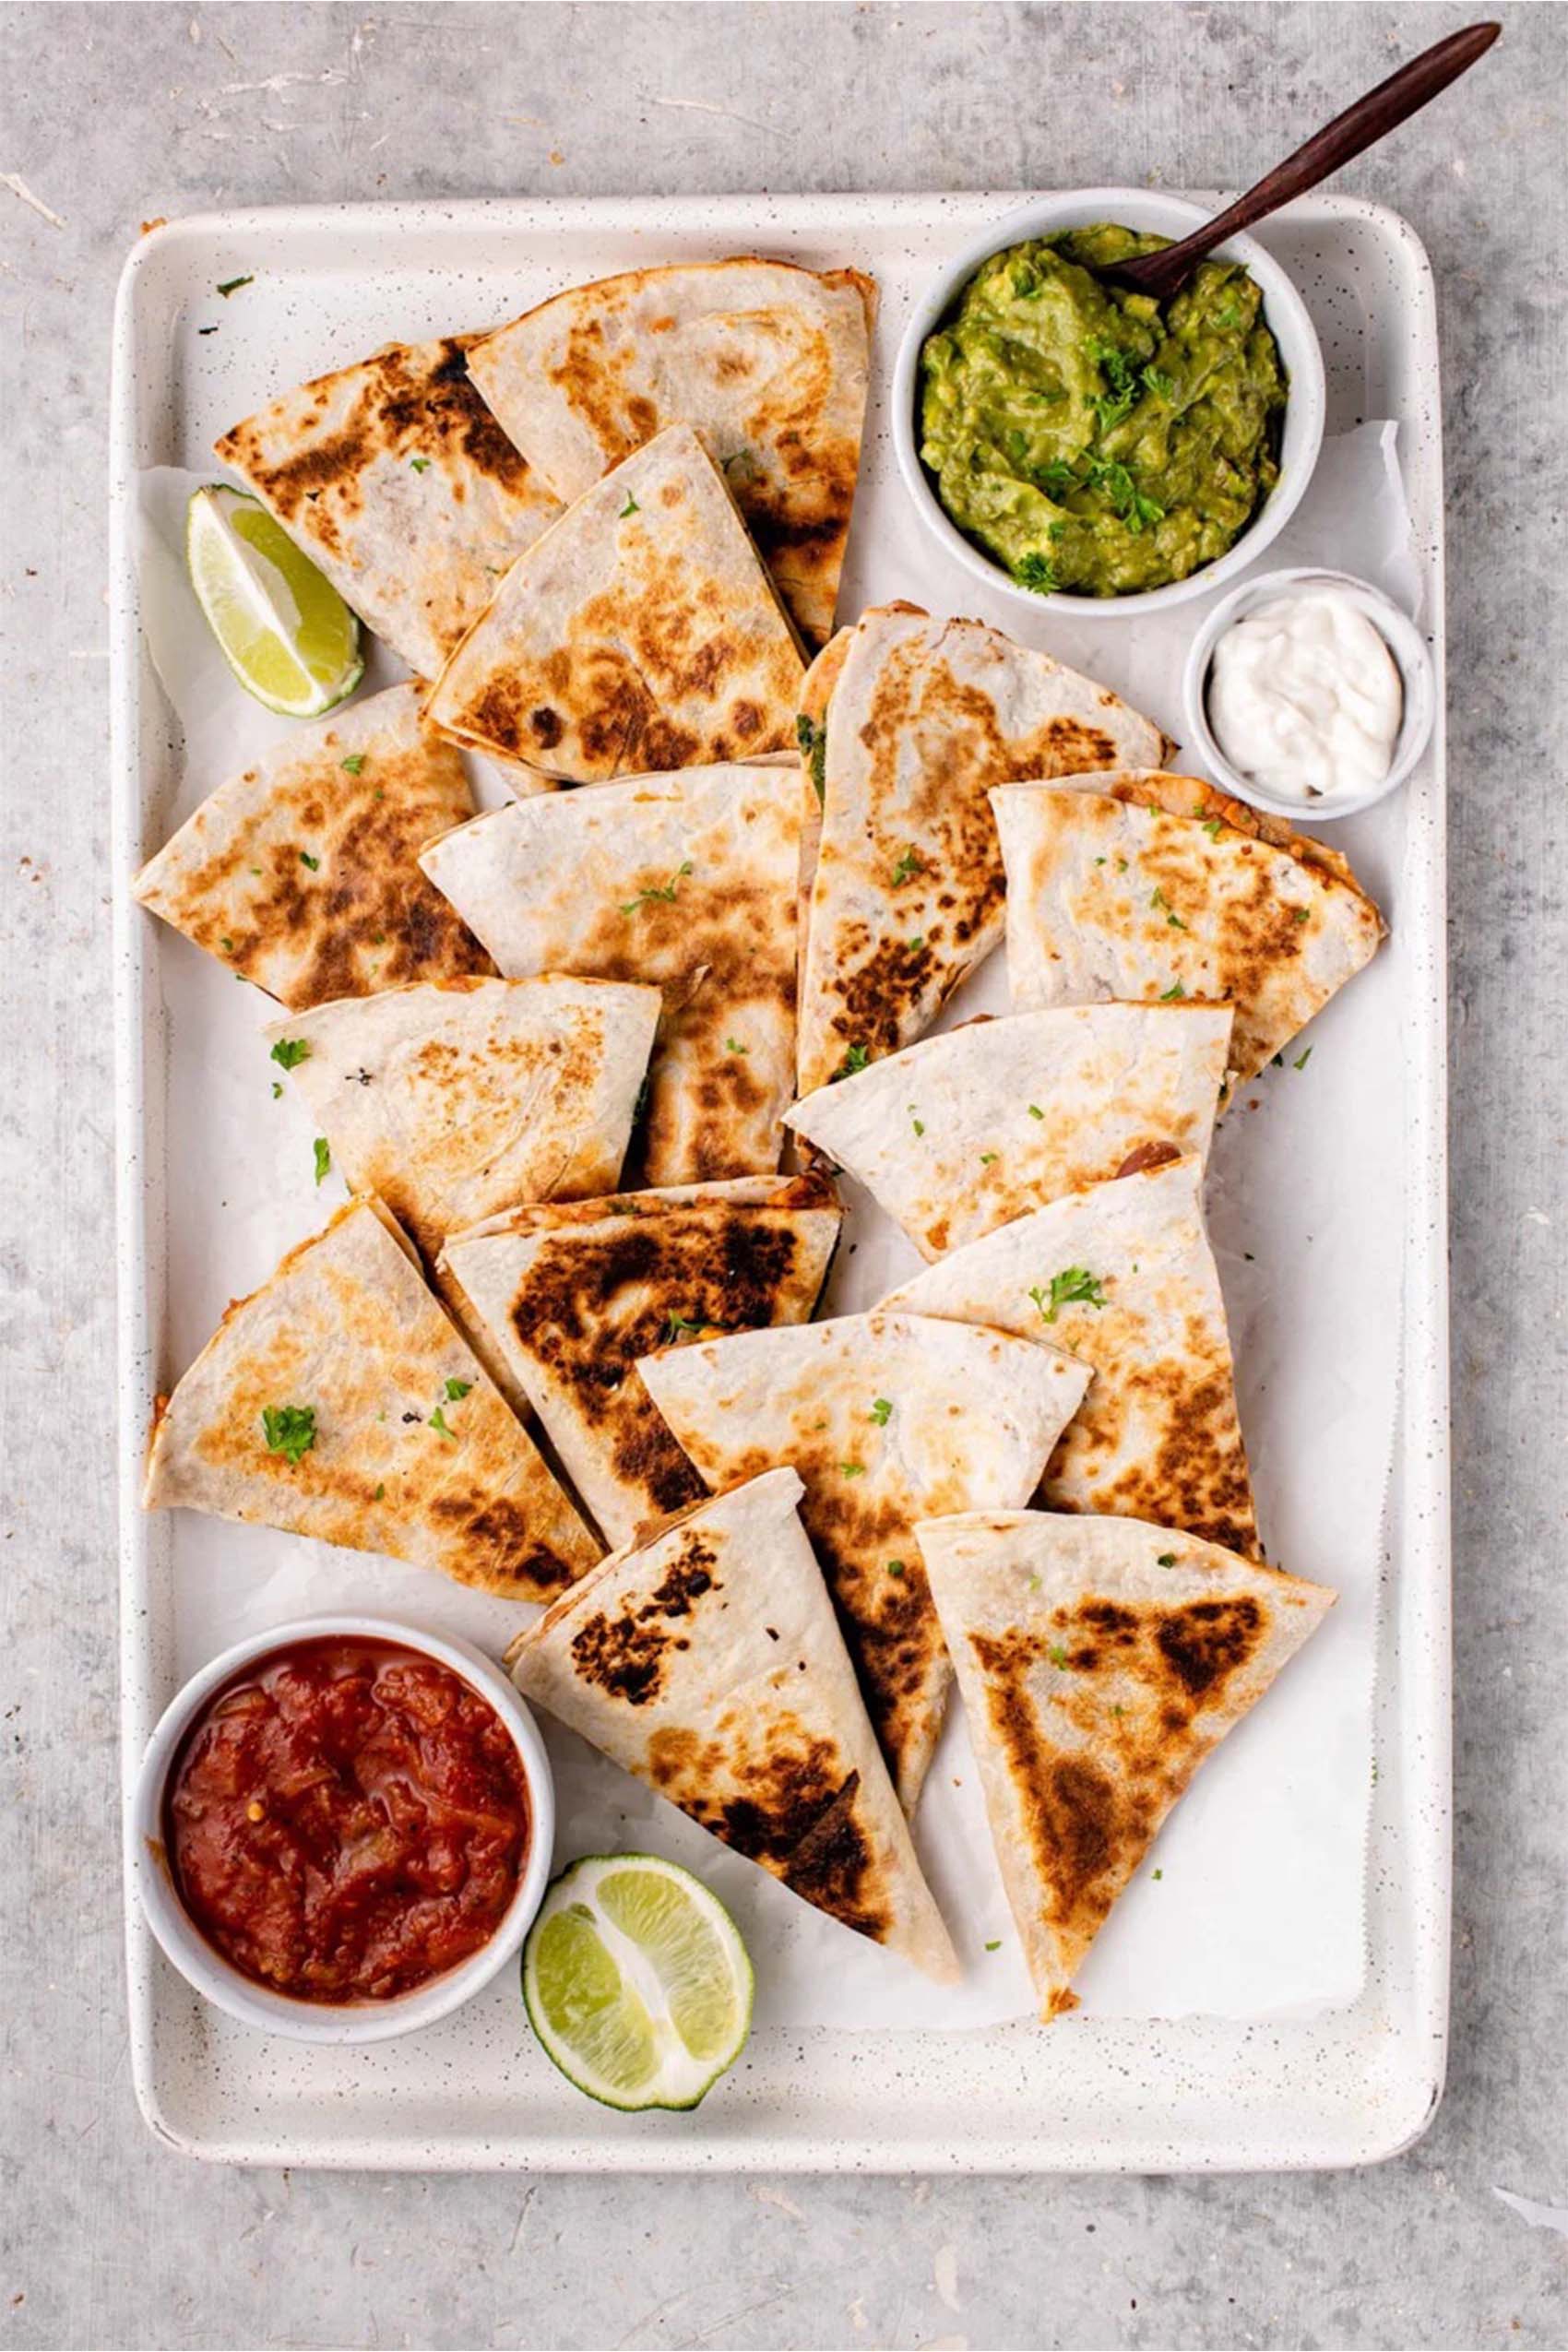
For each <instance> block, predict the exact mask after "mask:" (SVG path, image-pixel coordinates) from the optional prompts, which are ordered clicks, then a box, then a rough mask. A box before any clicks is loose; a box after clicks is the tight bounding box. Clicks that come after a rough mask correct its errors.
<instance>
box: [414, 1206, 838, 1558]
mask: <svg viewBox="0 0 1568 2352" xmlns="http://www.w3.org/2000/svg"><path fill="white" fill-rule="evenodd" d="M842 1220H843V1211H842V1209H841V1208H840V1206H839V1205H838V1201H837V1195H836V1194H835V1193H834V1191H833V1187H832V1186H831V1184H829V1183H827V1182H825V1180H824V1179H823V1178H821V1177H819V1176H796V1177H778V1176H742V1177H741V1178H739V1179H738V1180H737V1181H736V1182H732V1183H728V1184H723V1183H721V1184H714V1185H711V1186H709V1187H708V1188H707V1190H695V1189H688V1188H682V1189H679V1190H677V1191H674V1192H647V1193H627V1194H621V1195H619V1196H618V1197H617V1198H615V1199H613V1200H607V1201H591V1202H578V1203H576V1204H573V1205H572V1206H563V1207H562V1208H560V1209H559V1210H557V1209H553V1208H542V1209H541V1208H528V1209H522V1210H519V1211H518V1212H517V1215H516V1216H515V1217H513V1218H492V1219H491V1220H490V1222H489V1223H488V1225H486V1226H484V1227H481V1229H479V1230H478V1231H477V1232H473V1233H467V1234H465V1233H457V1234H453V1235H452V1236H451V1238H450V1239H449V1240H448V1241H447V1243H446V1248H445V1253H444V1255H443V1258H442V1265H443V1267H444V1268H445V1270H446V1271H447V1272H448V1273H449V1274H450V1275H451V1277H452V1278H453V1280H454V1281H455V1282H456V1283H457V1286H458V1288H459V1289H460V1290H461V1291H462V1293H463V1295H464V1298H465V1299H466V1300H467V1301H468V1304H469V1308H470V1309H471V1311H472V1312H473V1313H474V1314H476V1315H477V1316H478V1317H479V1318H480V1319H481V1323H482V1324H483V1325H484V1328H485V1331H486V1334H487V1336H488V1337H489V1340H490V1343H491V1345H492V1346H493V1348H494V1350H495V1351H496V1355H497V1358H498V1360H499V1361H500V1362H501V1363H502V1364H504V1365H505V1369H506V1371H507V1373H508V1375H509V1378H510V1380H511V1381H512V1382H513V1383H515V1384H516V1390H517V1393H518V1394H520V1395H521V1396H524V1397H526V1398H527V1400H528V1402H529V1404H530V1405H531V1406H532V1407H533V1408H534V1410H535V1411H536V1412H537V1413H538V1415H539V1417H540V1420H541V1421H542V1423H543V1424H544V1427H545V1429H546V1431H548V1432H549V1436H550V1440H551V1443H552V1444H553V1446H554V1448H555V1450H556V1453H557V1454H558V1455H560V1457H561V1460H562V1462H563V1463H564V1465H565V1467H566V1469H567V1471H568V1472H569V1474H570V1476H571V1478H572V1480H573V1482H574V1484H575V1485H576V1490H577V1491H578V1493H579V1494H580V1495H581V1496H582V1499H583V1501H584V1502H585V1503H587V1505H588V1509H589V1511H590V1512H591V1513H592V1514H593V1516H594V1517H595V1519H596V1520H597V1521H598V1522H599V1525H600V1527H602V1529H603V1530H604V1533H605V1534H606V1535H607V1536H608V1537H609V1538H610V1540H611V1542H612V1543H629V1542H630V1541H631V1540H632V1538H633V1537H634V1535H635V1534H636V1530H637V1528H638V1527H639V1526H645V1525H647V1523H648V1522H649V1521H651V1520H654V1519H659V1518H661V1517H663V1516H665V1515H667V1514H668V1513H670V1512H671V1511H682V1510H684V1509H685V1507H686V1505H687V1504H688V1503H695V1502H696V1501H698V1500H699V1498H700V1497H701V1496H702V1494H703V1493H704V1492H705V1491H706V1490H705V1488H704V1486H703V1482H702V1480H701V1479H700V1478H699V1477H698V1476H697V1474H696V1471H695V1469H694V1468H693V1467H692V1465H691V1462H690V1461H689V1460H688V1458H687V1456H686V1455H685V1454H683V1452H682V1450H681V1448H680V1446H679V1445H678V1444H677V1443H676V1442H675V1440H674V1438H673V1437H672V1436H671V1433H670V1430H669V1428H668V1426H667V1425H666V1423H665V1421H664V1420H663V1417H662V1416H661V1415H660V1413H659V1410H658V1408H657V1407H656V1406H655V1404H654V1402H653V1399H652V1397H651V1396H649V1395H648V1393H647V1388H646V1387H645V1386H644V1384H643V1380H642V1375H641V1373H640V1372H638V1371H637V1368H636V1365H637V1358H638V1357H639V1356H646V1355H647V1354H649V1353H650V1352H651V1351H652V1350H653V1349H654V1348H659V1347H662V1346H663V1345H665V1344H666V1343H667V1342H668V1341H669V1340H670V1339H671V1337H672V1336H690V1335H691V1334H693V1333H707V1332H714V1331H740V1330H745V1329H747V1328H749V1327H751V1326H753V1325H754V1324H777V1323H803V1322H804V1321H805V1320H806V1318H807V1316H808V1315H809V1314H810V1313H811V1312H812V1310H813V1308H814V1306H815V1304H816V1301H817V1294H818V1292H819V1291H820V1290H821V1289H822V1285H823V1280H824V1277H826V1272H827V1268H828V1264H829V1262H830V1260H831V1258H832V1256H833V1251H834V1245H835V1244H836V1242H837V1239H838V1228H839V1225H840V1224H841V1222H842Z"/></svg>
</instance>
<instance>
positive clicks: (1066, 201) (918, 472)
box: [893, 188, 1326, 621]
mask: <svg viewBox="0 0 1568 2352" xmlns="http://www.w3.org/2000/svg"><path fill="white" fill-rule="evenodd" d="M1208 218H1209V215H1208V214H1207V213H1206V212H1205V210H1204V208H1203V207H1202V206H1201V205H1197V204H1191V203H1189V202H1188V201H1187V199H1186V197H1185V196H1166V195H1164V194H1162V193H1161V192H1160V191H1159V190H1158V189H1155V188H1080V189H1078V190H1077V191H1076V192H1075V193H1074V194H1071V195H1058V196H1035V197H1033V198H1031V200H1030V201H1029V202H1028V204H1024V205H1020V206H1018V208H1016V210H1015V211H1013V212H1010V213H1008V214H1007V215H1006V217H1005V218H1004V220H999V221H998V222H997V224H996V226H995V228H994V229H990V230H988V231H987V232H986V233H985V235H984V236H983V237H979V238H976V240H975V241H974V243H973V244H968V245H966V246H965V248H964V250H963V251H962V253H959V254H956V255H954V257H953V259H952V260H951V261H949V262H947V263H946V264H945V265H944V267H943V268H941V269H940V270H938V272H937V274H936V276H935V277H934V278H933V279H932V281H931V283H930V285H929V286H928V287H927V288H926V290H925V292H924V293H923V294H922V295H921V298H920V300H919V301H918V302H917V303H916V304H915V307H914V310H913V311H912V313H911V314H910V317H909V325H908V326H907V327H906V328H905V330H904V339H903V341H902V342H901V343H900V344H899V346H898V356H897V361H896V362H895V364H894V369H893V448H894V454H895V455H896V457H897V460H898V470H899V472H900V473H901V474H902V475H903V478H904V487H905V488H906V490H908V492H909V496H910V497H911V498H912V499H913V501H914V503H915V509H916V512H917V513H918V514H919V516H920V517H921V521H922V522H923V523H924V525H925V527H926V529H928V530H929V531H930V532H931V534H932V537H933V538H934V539H935V540H938V541H939V543H940V544H941V545H942V546H943V547H944V548H945V549H946V551H947V552H948V554H949V555H952V556H954V557H955V558H956V560H957V562H958V563H960V564H962V565H963V566H964V569H965V570H966V571H967V572H970V573H972V574H973V575H974V576H975V578H976V579H978V580H982V581H983V582H984V583H985V585H986V587H987V588H994V589H995V590H997V591H998V592H999V593H1000V594H1001V595H1003V596H1005V597H1007V598H1009V599H1010V600H1012V601H1013V602H1014V603H1015V604H1017V605H1020V606H1024V607H1027V608H1028V610H1030V611H1031V612H1033V611H1039V610H1042V609H1043V610H1044V611H1046V612H1071V613H1073V614H1074V615H1075V616H1077V617H1080V618H1086V619H1089V620H1105V621H1125V620H1133V619H1137V618H1140V617H1142V616H1144V615H1146V614H1148V613H1151V612H1164V611H1165V610H1166V609H1167V607H1168V606H1170V605H1172V604H1182V603H1185V602H1186V601H1187V600H1188V599H1189V598H1190V597H1194V596H1206V595H1207V594H1208V593H1209V591H1210V590H1211V589H1212V588H1222V587H1223V586H1224V584H1225V582H1226V581H1227V580H1230V579H1234V578H1235V576H1236V575H1237V574H1238V573H1239V572H1241V571H1243V570H1244V569H1245V568H1246V566H1247V565H1248V564H1253V563H1255V562H1256V561H1257V559H1258V557H1259V556H1260V555H1261V554H1262V553H1263V552H1264V550H1265V547H1267V545H1268V544H1269V542H1270V540H1273V539H1274V538H1276V537H1277V534H1278V533H1279V532H1280V531H1281V530H1283V529H1284V528H1285V525H1286V524H1287V523H1288V522H1289V519H1290V517H1291V516H1292V515H1293V514H1294V513H1295V511H1296V508H1297V507H1298V506H1299V505H1300V504H1301V498H1302V496H1303V494H1304V493H1305V491H1306V487H1307V484H1308V483H1309V482H1310V481H1311V480H1312V478H1313V467H1314V466H1315V465H1316V464H1317V460H1318V452H1319V450H1320V449H1321V448H1322V446H1323V429H1324V415H1325V413H1326V398H1325V394H1324V378H1323V353H1322V350H1320V348H1319V345H1318V339H1317V330H1316V328H1315V327H1313V323H1312V320H1311V318H1310V316H1309V315H1308V313H1307V306H1306V304H1305V303H1304V302H1303V301H1302V300H1301V295H1300V294H1299V293H1298V292H1297V291H1296V288H1295V286H1294V284H1293V282H1292V280H1291V279H1290V278H1289V275H1288V273H1287V272H1286V271H1285V270H1284V269H1282V268H1281V267H1280V266H1279V264H1278V262H1277V261H1276V260H1275V259H1274V258H1273V256H1272V255H1269V254H1267V253H1265V251H1264V248H1263V247H1262V245H1260V244H1257V243H1256V242H1255V241H1254V240H1253V238H1251V237H1228V238H1227V239H1226V241H1225V244H1224V245H1223V246H1222V247H1221V248H1220V251H1219V255H1218V258H1219V259H1220V260H1222V261H1237V262H1241V264H1242V265H1243V266H1244V267H1246V268H1247V269H1248V270H1250V271H1251V273H1252V275H1253V278H1254V279H1256V281H1257V284H1258V286H1259V287H1260V288H1261V289H1262V292H1263V307H1264V316H1265V319H1266V320H1267V322H1268V325H1269V327H1270V329H1271V330H1272V332H1273V335H1274V339H1275V341H1276V342H1277V344H1278V346H1279V356H1280V358H1281V360H1282V361H1283V362H1284V363H1285V371H1286V374H1287V375H1288V376H1289V399H1288V401H1287V403H1286V409H1285V429H1284V434H1283V438H1282V445H1281V448H1280V453H1279V480H1278V481H1277V482H1276V484H1275V486H1274V488H1273V490H1272V491H1271V492H1270V493H1269V496H1268V499H1267V501H1266V502H1265V505H1264V508H1263V511H1262V513H1261V514H1260V515H1258V516H1257V517H1255V518H1254V520H1253V521H1252V522H1251V523H1249V524H1248V526H1247V528H1246V529H1245V530H1244V531H1243V532H1242V533H1241V538H1240V539H1239V540H1237V541H1236V544H1235V545H1234V547H1232V548H1229V550H1228V551H1227V552H1226V553H1225V554H1223V555H1220V556H1217V557H1216V559H1215V561H1214V562H1213V563H1212V564H1203V565H1201V566H1200V567H1199V569H1198V570H1197V571H1195V572H1193V573H1190V574H1189V575H1188V576H1187V577H1186V578H1185V579H1184V580H1172V581H1170V583H1169V585H1168V586H1166V587H1165V588H1146V589H1144V590H1142V591H1140V593H1139V594H1137V595H1135V596H1072V595H1068V594H1066V593H1065V592H1064V591H1061V590H1058V591H1055V592H1053V593H1051V594H1049V595H1041V594H1039V591H1038V590H1036V589H1034V588H1022V587H1020V586H1019V584H1018V582H1017V581H1016V579H1014V577H1013V576H1012V574H1011V573H1010V572H1008V571H1007V570H1006V568H1005V567H1004V565H1003V564H997V563H994V562H993V561H992V558H991V557H990V556H989V555H987V554H986V553H985V552H984V550H983V549H982V548H980V547H979V546H977V545H976V543H975V541H974V540H971V539H969V538H968V536H967V535H966V534H965V533H964V532H963V531H961V530H960V529H958V527H957V525H956V523H955V522H953V521H952V520H951V518H950V517H948V515H947V513H946V512H945V510H944V507H943V505H942V502H941V500H940V499H939V498H938V497H937V494H936V489H935V485H934V483H933V482H932V478H931V476H930V475H929V474H928V473H927V471H926V469H925V468H924V467H923V466H922V465H921V434H920V397H921V382H920V369H921V349H922V347H923V345H924V343H925V339H926V337H927V336H928V335H930V334H931V333H932V331H933V330H934V329H935V328H936V327H939V326H940V325H941V323H942V321H943V320H944V318H945V317H946V316H947V315H948V313H949V311H951V309H952V308H953V306H954V304H955V303H956V301H957V299H958V296H959V295H960V294H961V293H962V291H963V290H964V288H965V287H966V286H967V285H968V281H969V279H971V278H972V277H973V276H974V274H975V272H976V270H977V269H978V268H979V267H980V264H981V263H982V262H984V261H989V260H990V258H991V256H992V254H995V253H1001V252H1003V251H1004V249H1005V248H1006V247H1007V246H1009V245H1016V244H1023V242H1024V241H1025V239H1026V238H1029V237H1049V236H1054V235H1055V234H1056V232H1058V231H1059V230H1062V229H1086V228H1089V227H1091V226H1092V225H1093V224H1094V223H1095V222H1096V221H1100V220H1111V221H1115V222H1117V223H1118V224H1119V225H1120V226H1122V227H1123V228H1127V229H1135V230H1138V231H1140V232H1141V231H1145V230H1152V231H1154V232H1156V234H1158V235H1159V236H1162V237H1171V238H1177V237H1184V236H1186V235H1187V234H1188V233H1189V232H1190V231H1192V230H1194V229H1196V228H1199V227H1201V226H1202V224H1203V222H1204V221H1205V220H1207V219H1208Z"/></svg>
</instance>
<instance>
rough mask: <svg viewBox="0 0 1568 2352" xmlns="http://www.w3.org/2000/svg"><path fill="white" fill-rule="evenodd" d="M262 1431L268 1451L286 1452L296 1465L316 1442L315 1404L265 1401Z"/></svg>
mask: <svg viewBox="0 0 1568 2352" xmlns="http://www.w3.org/2000/svg"><path fill="white" fill-rule="evenodd" d="M261 1427H262V1434H263V1435H264V1436H265V1438H266V1440H267V1452H268V1453H269V1454H286V1455H288V1457H289V1459H290V1461H291V1462H292V1463H293V1465H294V1467H296V1469H297V1468H298V1467H299V1463H300V1458H301V1456H302V1455H305V1454H308V1453H309V1452H310V1450H311V1447H312V1446H313V1445H314V1444H315V1406H314V1405H264V1406H263V1407H262V1408H261Z"/></svg>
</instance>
